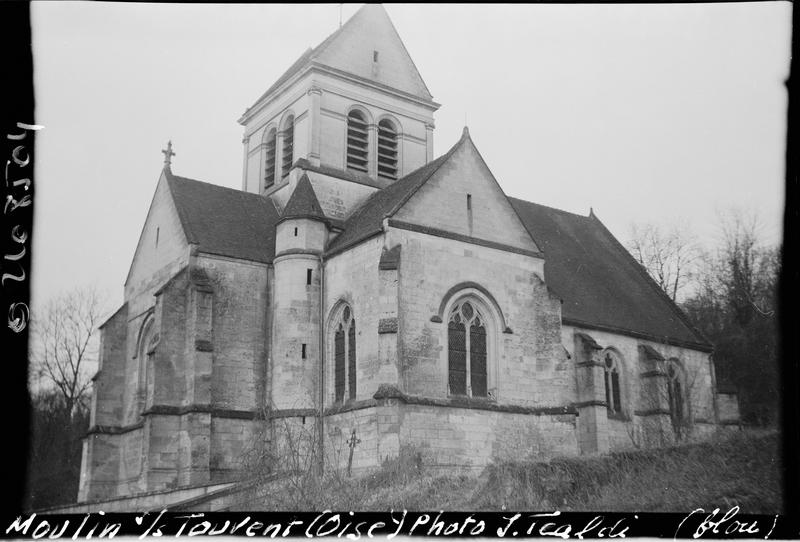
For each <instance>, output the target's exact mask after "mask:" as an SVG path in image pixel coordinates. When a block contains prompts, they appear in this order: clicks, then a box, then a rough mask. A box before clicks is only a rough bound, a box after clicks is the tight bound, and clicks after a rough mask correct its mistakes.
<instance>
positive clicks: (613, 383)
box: [603, 352, 622, 414]
mask: <svg viewBox="0 0 800 542" xmlns="http://www.w3.org/2000/svg"><path fill="white" fill-rule="evenodd" d="M603 364H604V369H605V378H604V380H605V385H606V404H607V405H608V410H609V412H612V413H615V414H619V413H621V412H622V400H621V395H620V388H619V359H618V358H617V356H616V354H614V353H613V352H606V355H605V357H604V359H603Z"/></svg>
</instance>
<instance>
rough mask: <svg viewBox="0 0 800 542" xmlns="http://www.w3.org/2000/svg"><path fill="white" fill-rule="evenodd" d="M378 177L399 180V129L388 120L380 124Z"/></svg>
mask: <svg viewBox="0 0 800 542" xmlns="http://www.w3.org/2000/svg"><path fill="white" fill-rule="evenodd" d="M378 177H382V178H384V179H392V180H394V179H397V128H396V127H395V125H394V124H393V123H392V121H390V120H388V119H383V120H382V121H380V122H379V123H378Z"/></svg>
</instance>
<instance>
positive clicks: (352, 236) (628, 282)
mask: <svg viewBox="0 0 800 542" xmlns="http://www.w3.org/2000/svg"><path fill="white" fill-rule="evenodd" d="M466 137H468V135H467V133H466V131H465V135H464V136H463V137H462V141H460V142H459V143H457V144H456V145H454V146H453V148H451V149H450V150H449V151H448V152H447V153H446V154H444V155H442V156H440V157H439V158H437V159H436V160H434V161H432V162H430V163H428V164H427V165H425V166H423V167H421V168H419V169H417V170H416V171H413V172H412V173H410V174H409V175H406V176H405V177H403V178H402V179H400V180H398V181H396V182H395V183H394V184H391V185H389V186H388V187H386V188H384V189H382V190H378V191H377V192H375V193H374V194H372V195H371V196H370V197H369V198H367V200H366V201H365V202H364V204H362V205H361V207H360V208H359V209H357V210H356V211H355V212H354V213H353V214H352V215H351V216H350V218H349V219H347V220H346V221H345V222H344V223H343V224H342V225H341V226H342V228H343V231H342V232H341V233H340V234H339V235H338V237H336V238H335V239H334V240H333V241H332V242H331V244H330V245H329V247H328V249H327V251H326V254H328V255H331V254H335V253H338V252H341V251H342V250H345V249H347V248H348V247H350V246H352V245H354V244H357V243H359V242H361V241H363V240H365V239H367V238H369V237H371V236H372V235H375V234H377V233H379V232H380V231H382V228H383V219H384V218H385V217H387V216H391V215H392V214H394V212H396V211H397V209H399V208H400V207H401V206H402V205H403V204H404V203H405V202H406V201H408V199H409V198H410V197H411V196H412V195H413V194H414V193H415V192H416V191H417V190H418V189H419V188H420V187H421V186H422V185H423V184H424V183H425V182H426V181H427V180H428V179H429V178H430V177H431V176H432V175H433V174H434V173H435V172H436V171H437V170H438V169H439V168H440V167H441V166H442V164H443V163H444V162H445V161H446V160H447V159H448V158H449V157H450V155H451V154H452V153H453V152H454V151H455V150H456V149H457V148H458V147H459V146H460V144H461V143H462V142H463V141H464V140H465V138H466ZM166 175H167V181H168V183H169V188H170V190H171V192H172V195H173V198H174V200H175V205H176V206H177V208H178V213H179V215H180V220H181V223H182V224H183V227H184V230H185V231H186V235H187V237H188V238H189V241H190V242H191V243H197V244H198V245H199V246H200V250H201V251H203V252H208V253H212V254H220V255H223V256H229V257H232V258H239V259H247V260H254V261H260V262H271V261H272V259H273V258H274V255H275V226H276V225H277V223H278V222H279V220H281V218H286V217H288V216H308V215H309V214H310V213H313V212H314V209H319V202H318V200H317V198H316V194H315V193H314V190H313V187H312V186H311V183H310V181H309V180H308V177H307V176H305V175H304V176H303V177H302V178H301V179H300V181H299V183H298V186H297V188H296V189H295V192H294V193H293V194H292V196H291V197H290V198H289V201H288V202H287V205H286V208H285V210H284V216H283V217H281V216H280V214H279V213H278V211H277V209H275V206H274V205H273V204H272V202H271V200H270V198H267V197H263V196H260V195H257V194H251V193H247V192H242V191H239V190H233V189H230V188H224V187H220V186H217V185H213V184H208V183H204V182H200V181H195V180H192V179H187V178H184V177H178V176H175V175H172V174H171V173H169V171H168V170H166ZM508 199H509V201H510V203H511V205H512V206H513V207H514V209H515V210H516V212H517V214H518V216H519V217H520V219H521V220H522V222H523V224H524V225H525V227H526V228H527V230H528V232H529V233H530V235H531V237H532V238H533V239H534V241H535V242H536V244H537V245H538V246H539V248H540V249H541V250H542V252H543V253H544V258H545V264H544V268H545V280H546V282H547V285H548V287H550V289H551V290H552V291H553V292H554V294H555V295H557V296H558V297H560V298H561V299H562V300H563V305H562V318H563V320H564V322H565V323H567V324H571V325H576V326H583V327H588V328H594V329H601V330H607V331H610V332H616V333H620V332H621V333H626V334H628V335H633V336H640V337H642V338H648V339H651V340H656V341H664V342H665V343H668V344H678V345H681V346H689V347H692V348H696V349H698V350H703V351H711V348H712V347H711V344H710V343H709V342H708V340H706V339H705V338H704V337H703V336H702V334H701V333H700V332H699V331H697V330H696V329H695V328H694V327H693V326H692V325H691V323H690V322H689V320H688V319H687V318H686V316H685V315H684V314H683V313H682V312H681V311H680V309H679V308H678V307H677V306H676V305H675V304H674V303H673V302H672V301H671V300H670V299H669V298H668V297H667V296H666V295H665V294H664V293H663V292H662V291H661V290H660V289H659V288H658V286H657V285H656V284H655V283H654V282H653V281H652V279H650V277H649V276H648V275H647V273H646V271H645V270H644V269H643V268H642V267H641V266H640V265H639V264H638V263H637V262H636V261H635V260H634V259H633V257H632V256H631V255H630V254H629V253H628V252H627V250H625V248H624V247H623V246H622V245H621V244H620V243H619V241H617V240H616V238H614V236H613V235H612V234H611V232H609V231H608V229H606V227H605V226H604V225H603V223H602V222H600V220H599V219H598V218H597V217H595V216H594V215H593V214H590V216H588V217H586V216H581V215H576V214H573V213H569V212H566V211H561V210H558V209H553V208H551V207H546V206H544V205H538V204H535V203H531V202H528V201H524V200H520V199H516V198H508ZM318 212H319V211H318ZM321 218H324V217H321Z"/></svg>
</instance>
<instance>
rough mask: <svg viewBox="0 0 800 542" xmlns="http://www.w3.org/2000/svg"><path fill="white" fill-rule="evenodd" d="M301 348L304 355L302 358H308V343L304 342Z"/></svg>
mask: <svg viewBox="0 0 800 542" xmlns="http://www.w3.org/2000/svg"><path fill="white" fill-rule="evenodd" d="M300 350H301V356H302V358H303V359H306V343H303V345H302V347H301V349H300Z"/></svg>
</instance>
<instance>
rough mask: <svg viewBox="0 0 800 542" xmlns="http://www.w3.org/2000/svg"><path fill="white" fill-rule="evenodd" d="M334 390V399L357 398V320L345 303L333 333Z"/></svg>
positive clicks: (339, 400) (337, 400)
mask: <svg viewBox="0 0 800 542" xmlns="http://www.w3.org/2000/svg"><path fill="white" fill-rule="evenodd" d="M333 359H334V367H333V390H334V401H335V402H337V403H338V402H342V401H343V400H344V398H345V395H347V397H348V398H350V399H355V398H356V389H357V388H356V385H357V381H356V376H357V368H356V320H355V318H353V314H352V312H351V311H350V307H349V306H348V305H345V307H344V309H343V310H342V311H341V312H340V316H339V319H338V323H337V324H336V327H335V330H334V334H333Z"/></svg>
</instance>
